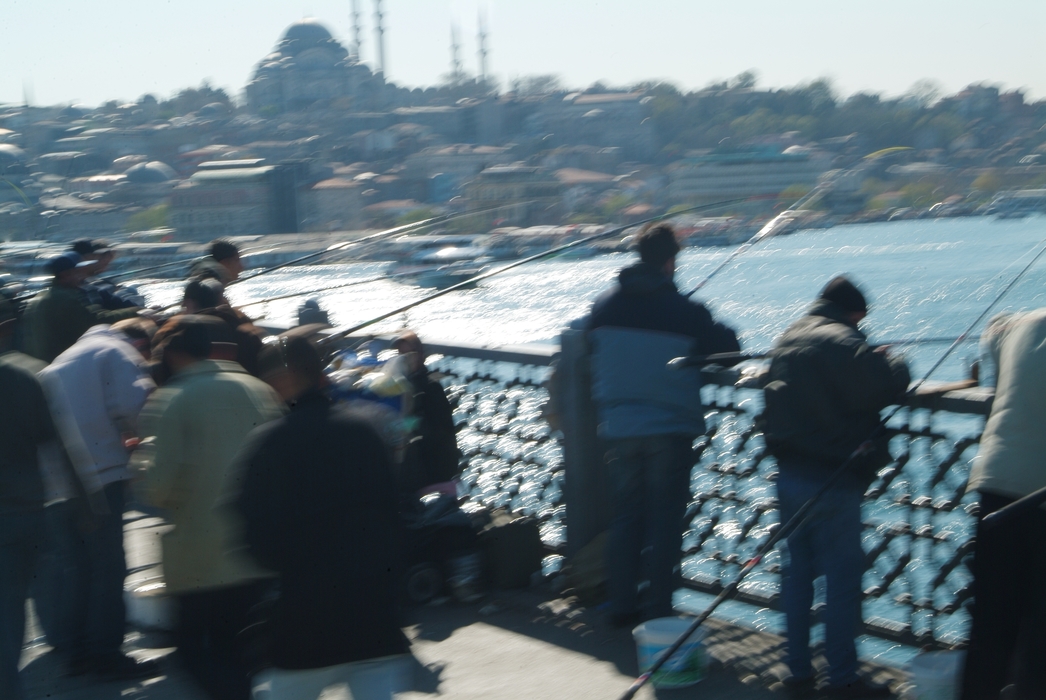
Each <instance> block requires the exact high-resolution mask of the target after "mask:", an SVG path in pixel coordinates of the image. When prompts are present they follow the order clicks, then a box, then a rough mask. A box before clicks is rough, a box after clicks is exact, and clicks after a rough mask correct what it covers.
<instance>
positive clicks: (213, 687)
mask: <svg viewBox="0 0 1046 700" xmlns="http://www.w3.org/2000/svg"><path fill="white" fill-rule="evenodd" d="M180 323H181V328H180V330H178V331H176V332H175V333H173V334H172V336H171V338H170V341H169V343H168V344H167V346H166V348H165V349H164V360H165V362H166V363H167V364H168V365H169V366H170V368H171V369H172V370H173V377H172V378H171V380H170V381H169V382H168V383H167V384H165V385H164V387H163V388H161V389H159V390H157V391H156V393H155V394H153V396H152V397H151V398H150V399H149V402H148V403H147V404H146V405H145V408H144V409H142V415H141V418H140V419H139V422H140V425H141V426H142V433H143V435H148V436H151V437H150V438H147V442H146V445H145V447H144V449H145V450H147V453H146V455H145V456H144V458H143V461H144V462H145V463H146V465H147V471H146V476H145V488H146V493H147V498H148V500H149V501H150V502H152V504H153V505H155V506H158V507H159V508H162V509H163V510H164V511H165V514H166V517H167V520H168V521H169V522H170V523H171V525H172V526H173V527H172V529H171V531H170V532H168V533H167V534H165V535H164V536H163V571H164V578H165V579H166V583H167V590H168V592H170V593H171V594H172V595H173V596H174V597H175V599H176V600H177V604H178V627H177V630H176V632H175V641H176V642H177V644H178V652H179V655H180V656H181V658H182V660H183V662H184V663H185V665H186V666H187V667H188V670H189V672H190V674H191V675H192V677H193V679H194V680H195V681H196V682H197V683H198V684H199V685H200V687H201V688H202V689H203V690H204V691H206V692H207V694H208V695H209V696H210V697H212V698H215V700H247V698H248V697H249V696H250V683H249V678H248V669H247V668H246V666H245V665H244V662H243V660H242V649H241V647H240V642H239V641H238V640H237V634H238V633H239V632H240V630H242V629H243V628H244V627H245V626H246V624H247V613H248V611H249V610H250V608H251V606H252V605H253V604H254V603H255V602H256V601H257V599H258V598H259V597H260V595H261V588H262V587H263V582H264V580H266V579H268V578H270V577H271V574H270V573H269V572H268V571H266V570H265V569H263V568H262V567H260V566H259V565H258V564H256V563H255V562H254V561H253V560H252V559H251V558H250V557H248V556H247V555H246V554H245V553H244V551H243V543H242V522H241V520H240V518H239V516H238V515H237V514H236V513H235V512H233V511H232V510H231V509H228V508H222V507H219V506H220V504H222V503H224V502H225V501H226V500H228V498H230V497H232V498H235V495H236V494H237V493H238V491H239V488H238V484H239V475H238V474H237V473H236V472H235V470H234V468H233V465H234V462H233V459H234V457H235V455H236V453H237V451H238V450H239V449H240V446H241V445H242V444H243V442H244V440H245V438H246V437H247V434H248V433H250V432H251V431H252V430H254V429H255V428H256V427H258V426H260V425H262V424H264V423H267V422H269V421H271V420H274V419H276V418H279V417H280V415H282V411H281V406H280V400H279V397H278V396H277V394H276V392H274V391H273V390H272V389H271V388H270V387H269V386H268V385H267V384H265V383H264V382H262V381H261V380H260V379H255V378H254V377H252V376H250V375H249V374H247V372H246V371H244V369H243V368H242V367H241V366H240V365H238V364H237V363H235V362H227V361H222V360H210V359H207V358H208V356H209V353H210V349H211V338H212V337H214V335H212V334H214V333H215V332H216V331H220V330H221V326H222V322H221V321H219V320H218V319H214V318H210V317H206V316H193V315H187V316H183V317H182V318H181V320H180ZM150 453H151V454H150Z"/></svg>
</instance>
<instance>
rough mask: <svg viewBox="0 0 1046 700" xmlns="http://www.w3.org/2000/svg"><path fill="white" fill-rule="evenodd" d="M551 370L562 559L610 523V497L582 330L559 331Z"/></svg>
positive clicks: (585, 339) (586, 342)
mask: <svg viewBox="0 0 1046 700" xmlns="http://www.w3.org/2000/svg"><path fill="white" fill-rule="evenodd" d="M560 343H561V345H560V355H559V365H558V367H557V369H556V374H557V378H556V383H557V389H558V393H559V396H558V399H557V401H558V403H559V406H558V408H559V411H560V415H561V420H562V432H563V460H564V464H565V468H566V473H565V477H564V479H565V480H564V484H563V498H564V501H565V503H566V506H567V558H568V559H569V558H570V557H572V556H574V555H575V554H577V552H578V551H580V550H581V548H582V547H584V546H585V545H587V544H588V543H589V542H591V541H592V540H593V538H595V537H596V536H597V535H599V534H600V533H601V532H603V531H605V530H606V529H607V528H608V527H609V526H610V498H609V493H608V490H607V478H606V469H605V467H604V466H603V452H604V449H603V446H602V444H601V441H600V439H599V437H598V435H597V434H596V424H597V419H596V407H595V404H594V403H593V401H592V381H591V372H590V364H591V362H590V359H591V355H590V351H589V345H588V340H587V338H586V336H585V333H584V331H579V330H565V331H563V334H562V336H561V339H560Z"/></svg>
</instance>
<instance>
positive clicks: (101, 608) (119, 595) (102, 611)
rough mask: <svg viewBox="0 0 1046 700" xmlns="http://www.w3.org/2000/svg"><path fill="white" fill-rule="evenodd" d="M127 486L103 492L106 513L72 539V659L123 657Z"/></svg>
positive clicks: (122, 484) (117, 484)
mask: <svg viewBox="0 0 1046 700" xmlns="http://www.w3.org/2000/svg"><path fill="white" fill-rule="evenodd" d="M125 486H126V484H125V482H123V481H117V482H114V483H112V484H109V485H107V486H106V487H105V488H104V490H103V495H104V496H105V504H106V507H107V509H108V512H106V513H103V514H93V515H92V516H90V517H89V518H86V519H84V520H85V521H86V522H83V523H81V524H80V526H79V528H78V529H77V530H76V532H75V535H74V537H73V538H72V558H73V561H72V564H73V571H74V573H73V580H72V581H70V582H69V587H68V590H69V593H70V596H71V598H72V600H71V602H70V605H69V613H70V621H69V627H68V629H69V643H70V649H69V653H70V655H71V656H72V658H74V659H94V660H96V661H99V662H105V661H107V660H111V659H113V658H114V657H117V656H119V655H120V654H121V653H122V652H121V651H120V647H121V646H123V637H124V629H125V624H126V623H125V616H126V612H127V611H126V609H125V607H124V597H123V587H124V579H125V578H127V560H126V559H125V557H124V550H123V511H124V498H125V493H126V488H125Z"/></svg>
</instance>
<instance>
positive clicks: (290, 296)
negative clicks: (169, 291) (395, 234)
mask: <svg viewBox="0 0 1046 700" xmlns="http://www.w3.org/2000/svg"><path fill="white" fill-rule="evenodd" d="M409 276H410V275H380V276H378V277H368V278H366V279H362V280H354V281H352V282H345V283H343V284H335V285H332V286H330V287H323V288H321V289H310V290H308V291H306V292H292V293H290V294H283V295H280V296H278V297H269V298H267V299H259V300H258V301H250V302H247V303H246V304H237V308H240V309H245V308H247V307H248V306H257V305H258V304H268V303H269V302H270V301H283V300H284V299H293V298H294V297H301V296H305V295H307V294H320V293H322V292H329V291H331V290H332V289H345V288H346V287H355V286H358V285H361V284H370V283H371V282H381V281H383V280H395V279H399V278H400V277H409Z"/></svg>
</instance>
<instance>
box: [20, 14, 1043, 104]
mask: <svg viewBox="0 0 1046 700" xmlns="http://www.w3.org/2000/svg"><path fill="white" fill-rule="evenodd" d="M358 2H359V5H360V9H361V14H362V15H363V27H364V41H363V52H362V55H363V58H364V60H365V61H367V62H371V61H372V60H373V57H374V53H375V52H374V48H375V46H374V32H373V28H374V22H373V10H374V4H373V0H358ZM350 8H351V1H350V0H0V31H2V36H3V41H2V43H0V46H2V48H0V56H2V57H3V58H2V60H3V68H2V69H0V102H21V100H22V96H23V88H24V87H26V88H27V89H28V91H29V94H30V97H31V100H32V101H33V102H34V103H35V104H53V103H64V102H82V103H86V104H97V103H100V102H103V101H105V100H108V99H120V100H134V99H136V98H138V97H139V96H140V95H142V94H145V93H150V92H151V93H153V94H155V95H157V96H160V97H166V96H169V95H171V94H173V93H174V92H176V91H177V90H178V89H179V88H182V87H188V86H195V85H199V84H200V83H201V81H203V80H205V79H206V80H209V81H210V82H211V84H213V85H215V86H220V87H224V88H226V89H228V90H231V91H232V92H233V93H239V92H240V91H241V90H242V89H243V86H244V85H245V84H246V82H247V80H248V79H249V77H250V74H251V71H252V70H253V67H254V65H255V63H257V61H258V60H259V59H260V58H262V57H263V56H265V54H267V53H268V52H269V51H271V50H272V47H273V46H274V44H275V43H276V42H277V40H278V39H279V37H280V35H281V34H282V32H283V30H284V29H285V28H286V27H287V25H289V24H290V23H292V22H294V21H297V20H300V19H302V18H303V17H310V16H311V17H315V18H317V19H318V20H320V21H321V22H323V23H324V24H326V26H327V27H328V29H330V30H331V32H332V33H333V34H334V36H335V37H336V38H338V39H340V40H342V41H343V43H345V44H346V45H347V44H348V38H349V34H350V27H351V19H350ZM480 8H482V9H483V10H484V11H485V12H486V14H487V18H488V20H487V23H488V29H489V33H490V39H489V48H490V67H491V72H492V73H493V74H494V75H495V76H496V77H497V78H499V79H501V80H502V82H503V84H504V83H507V82H508V81H509V80H510V79H511V78H513V77H515V76H521V75H529V74H539V73H557V74H559V75H560V76H561V77H562V79H563V82H564V83H565V84H567V85H571V86H586V85H589V84H591V83H592V82H595V81H596V80H604V81H605V82H607V83H608V84H613V85H621V84H628V83H631V82H636V81H639V80H644V79H650V78H660V79H667V80H670V81H672V82H674V83H676V84H677V85H679V86H680V87H682V88H695V87H701V86H703V85H705V84H707V83H709V82H711V81H713V80H717V79H724V78H729V77H731V76H733V75H736V74H737V73H740V72H741V71H744V70H747V69H754V70H755V71H756V72H757V73H758V75H759V80H760V84H761V85H765V86H775V87H776V86H783V85H794V84H796V83H799V82H803V81H808V80H811V79H814V78H817V77H819V76H828V77H830V78H832V79H833V81H834V83H835V85H836V87H837V89H838V90H839V91H840V92H841V93H843V94H849V93H852V92H855V91H858V90H873V91H876V92H885V93H888V94H899V93H902V92H904V91H905V90H906V89H907V88H908V87H909V86H910V85H911V84H912V83H914V82H915V81H917V80H919V79H921V78H931V79H934V80H936V81H937V82H939V83H940V85H941V87H942V88H943V89H944V90H945V91H946V92H954V91H956V90H958V89H960V88H962V87H963V86H965V85H967V84H969V83H972V82H980V81H991V82H995V83H999V84H1002V85H1004V86H1006V87H1008V88H1016V87H1022V88H1026V89H1027V90H1028V91H1029V92H1030V93H1031V95H1032V96H1033V97H1035V98H1042V97H1046V61H1044V60H1043V59H1044V56H1043V48H1042V47H1043V39H1042V32H1043V28H1044V27H1046V0H980V1H978V2H972V1H970V0H876V1H875V2H872V1H871V0H793V1H792V2H782V1H781V0H734V1H733V2H730V1H726V2H724V1H723V0H645V1H639V0H386V2H385V13H386V29H387V33H386V56H387V60H388V71H387V75H388V77H389V79H391V80H393V81H395V82H397V83H399V84H401V85H409V86H417V85H422V86H426V85H431V84H433V83H435V82H437V81H438V80H439V76H441V75H443V74H445V73H447V72H448V68H449V63H450V49H449V44H450V25H451V23H452V22H455V21H456V22H457V23H458V24H459V26H460V28H461V41H462V58H463V60H464V64H465V68H466V70H467V71H469V72H475V70H476V64H477V61H476V38H475V30H476V17H477V13H478V10H479V9H480Z"/></svg>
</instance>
